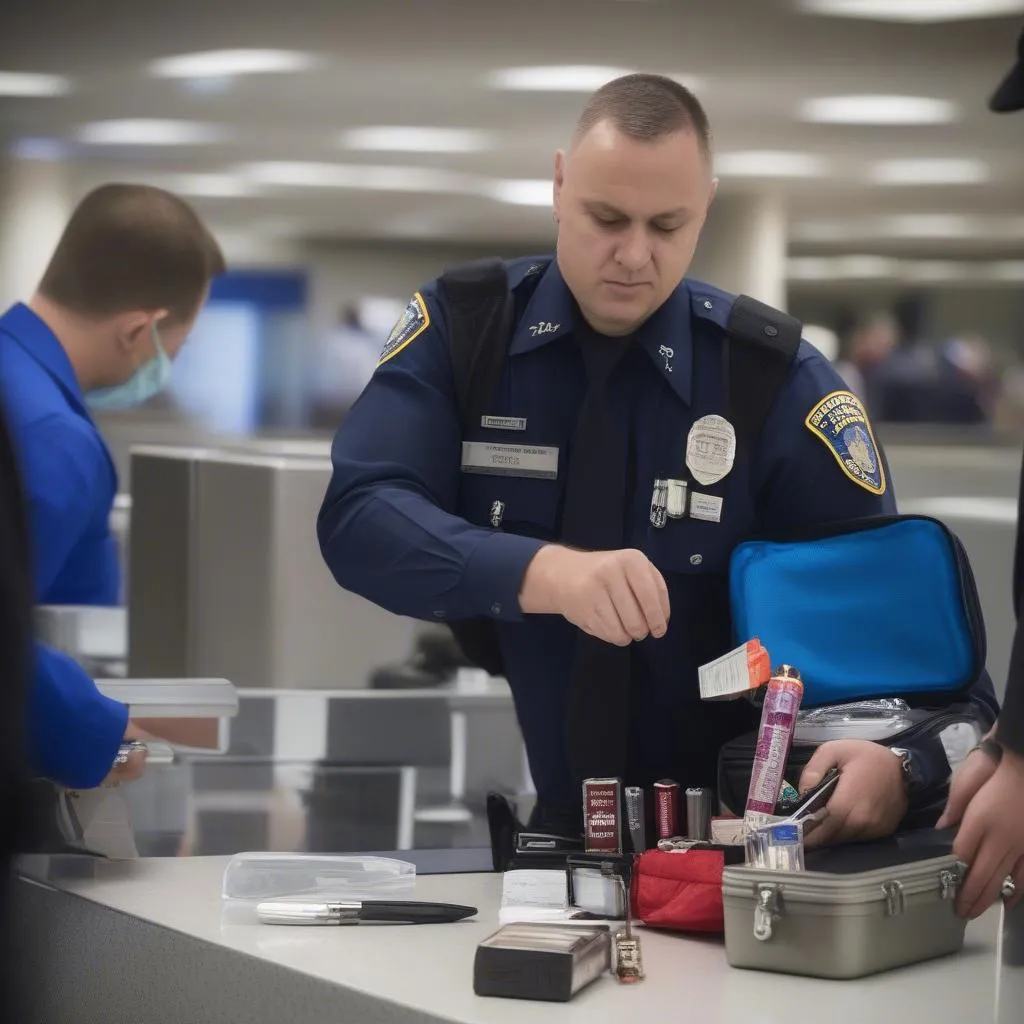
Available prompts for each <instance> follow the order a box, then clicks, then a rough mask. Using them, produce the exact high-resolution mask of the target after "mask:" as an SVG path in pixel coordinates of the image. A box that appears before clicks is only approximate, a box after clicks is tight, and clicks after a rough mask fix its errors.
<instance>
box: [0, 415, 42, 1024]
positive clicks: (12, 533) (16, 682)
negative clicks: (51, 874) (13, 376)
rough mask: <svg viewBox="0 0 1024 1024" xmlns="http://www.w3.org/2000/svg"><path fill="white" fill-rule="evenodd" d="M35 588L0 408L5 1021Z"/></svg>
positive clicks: (26, 800)
mask: <svg viewBox="0 0 1024 1024" xmlns="http://www.w3.org/2000/svg"><path fill="white" fill-rule="evenodd" d="M31 615H32V582H31V574H30V570H29V554H28V528H27V525H26V522H25V515H24V506H23V502H22V489H21V482H20V478H19V476H18V470H17V462H16V459H15V456H14V450H13V447H12V445H11V439H10V435H9V434H8V432H7V425H6V422H5V421H4V417H3V412H2V410H0V687H2V693H3V714H0V814H2V815H3V828H2V829H0V1019H3V1020H21V1019H25V1016H24V1011H25V1009H26V1006H27V1000H26V998H25V997H26V994H27V991H26V990H27V988H28V986H27V984H26V983H25V982H24V981H23V979H22V978H21V977H20V976H19V974H18V969H17V966H16V963H17V955H16V954H17V951H18V950H19V949H20V948H21V946H22V945H23V943H24V937H23V936H19V935H18V933H17V931H16V927H17V926H16V924H15V921H14V914H13V901H12V898H11V896H12V887H13V884H12V877H11V870H10V869H11V865H12V862H13V859H14V857H15V855H16V854H17V853H19V852H21V851H23V850H26V849H30V848H31V844H32V840H33V838H34V837H33V836H32V835H31V828H32V822H33V814H32V810H31V796H30V788H29V771H28V764H27V758H26V752H25V746H26V744H25V705H26V703H27V693H28V688H29V664H30V661H29V659H30V656H31Z"/></svg>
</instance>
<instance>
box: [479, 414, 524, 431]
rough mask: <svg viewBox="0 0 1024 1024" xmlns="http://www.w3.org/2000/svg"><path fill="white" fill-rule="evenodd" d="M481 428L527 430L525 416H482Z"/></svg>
mask: <svg viewBox="0 0 1024 1024" xmlns="http://www.w3.org/2000/svg"><path fill="white" fill-rule="evenodd" d="M480 426H481V427H485V428H487V429H489V430H525V429H526V417H525V416H481V417H480Z"/></svg>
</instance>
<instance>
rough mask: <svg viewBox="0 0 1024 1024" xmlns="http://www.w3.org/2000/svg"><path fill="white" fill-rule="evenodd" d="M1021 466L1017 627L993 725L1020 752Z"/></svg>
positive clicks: (1023, 655)
mask: <svg viewBox="0 0 1024 1024" xmlns="http://www.w3.org/2000/svg"><path fill="white" fill-rule="evenodd" d="M1022 533H1024V465H1022V466H1021V478H1020V485H1019V489H1018V497H1017V543H1016V549H1015V552H1014V559H1013V608H1014V612H1015V613H1016V617H1017V628H1016V629H1015V630H1014V634H1013V647H1012V648H1011V650H1010V667H1009V671H1008V672H1007V673H1006V693H1005V694H1004V695H1003V710H1002V711H1001V712H1000V714H999V721H998V723H997V724H996V739H997V740H999V742H1000V743H1002V744H1003V746H1004V747H1007V748H1008V749H1010V750H1012V751H1014V752H1015V753H1017V754H1021V755H1024V624H1022V621H1021V597H1022V595H1024V537H1022Z"/></svg>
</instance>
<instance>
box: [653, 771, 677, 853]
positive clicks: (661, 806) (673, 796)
mask: <svg viewBox="0 0 1024 1024" xmlns="http://www.w3.org/2000/svg"><path fill="white" fill-rule="evenodd" d="M654 821H655V826H656V827H657V829H658V838H659V839H672V838H673V837H675V836H678V835H679V783H678V782H674V781H673V780H672V779H662V780H661V782H656V783H655V784H654Z"/></svg>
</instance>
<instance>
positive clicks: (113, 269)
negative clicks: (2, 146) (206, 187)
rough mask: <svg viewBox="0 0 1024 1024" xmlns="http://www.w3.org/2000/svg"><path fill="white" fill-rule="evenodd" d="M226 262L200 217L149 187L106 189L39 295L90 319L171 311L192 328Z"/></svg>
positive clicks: (67, 241) (92, 200)
mask: <svg viewBox="0 0 1024 1024" xmlns="http://www.w3.org/2000/svg"><path fill="white" fill-rule="evenodd" d="M225 269H226V267H225V262H224V254H223V253H222V252H221V250H220V246H219V245H218V244H217V242H216V240H215V239H214V237H213V236H212V235H211V234H210V232H209V231H208V230H207V228H206V227H205V225H204V224H203V222H202V221H201V220H200V219H199V216H198V214H196V212H195V210H193V209H192V207H191V206H189V204H188V203H186V202H185V201H184V200H183V199H181V198H180V197H178V196H176V195H173V194H172V193H170V192H165V191H163V189H159V188H153V187H152V186H149V185H103V186H101V187H100V188H97V189H95V190H94V191H92V192H90V193H89V194H88V195H87V196H86V197H85V198H84V199H83V200H82V201H81V202H80V203H79V204H78V206H77V207H76V208H75V210H74V212H73V213H72V214H71V219H70V220H69V221H68V223H67V226H66V227H65V228H64V233H63V234H62V235H61V239H60V241H59V242H58V243H57V248H56V249H55V250H54V253H53V256H52V257H51V258H50V264H49V266H48V267H47V268H46V273H45V274H44V275H43V279H42V281H41V283H40V285H39V291H40V292H41V293H42V294H43V295H45V296H46V297H47V298H48V299H50V300H51V301H53V302H55V303H57V304H58V305H60V306H63V307H64V308H65V309H68V310H71V311H72V312H74V313H78V314H79V315H81V316H87V317H104V316H113V315H116V314H118V313H124V312H128V311H129V310H136V309H145V310H151V309H166V310H168V311H169V318H168V321H169V323H172V324H176V323H181V322H183V321H185V320H188V319H189V317H191V316H193V315H194V314H195V312H196V310H197V309H198V307H199V303H200V301H201V300H202V297H203V291H204V290H205V288H206V286H207V284H208V283H209V282H210V280H211V279H212V278H214V277H216V276H217V275H218V274H222V273H223V272H224V270H225Z"/></svg>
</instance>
